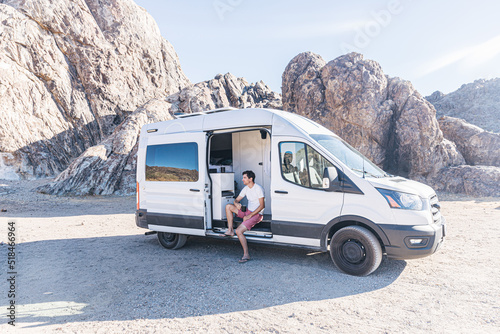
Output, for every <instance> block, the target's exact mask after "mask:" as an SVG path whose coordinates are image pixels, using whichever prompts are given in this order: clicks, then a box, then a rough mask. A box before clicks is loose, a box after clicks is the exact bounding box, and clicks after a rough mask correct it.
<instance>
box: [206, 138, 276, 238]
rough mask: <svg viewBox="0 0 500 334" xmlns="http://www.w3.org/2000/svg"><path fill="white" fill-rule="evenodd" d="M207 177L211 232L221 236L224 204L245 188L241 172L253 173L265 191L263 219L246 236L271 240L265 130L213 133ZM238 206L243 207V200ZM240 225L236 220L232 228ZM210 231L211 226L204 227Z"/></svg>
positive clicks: (268, 148)
mask: <svg viewBox="0 0 500 334" xmlns="http://www.w3.org/2000/svg"><path fill="white" fill-rule="evenodd" d="M208 168H209V175H210V179H211V181H212V194H211V198H212V222H211V223H212V226H211V228H212V231H213V232H215V233H224V232H225V231H226V229H227V217H226V212H225V207H226V204H232V203H233V201H234V199H235V198H236V197H237V196H238V195H239V193H240V192H241V190H242V189H243V188H244V187H245V186H244V184H243V181H242V177H243V176H242V173H243V172H244V171H246V170H251V171H253V172H254V173H255V180H254V181H255V183H257V184H259V185H261V186H262V187H263V188H264V196H265V208H264V219H263V220H262V221H261V222H260V223H259V224H257V225H256V226H255V227H254V228H252V230H251V231H247V232H245V234H248V235H255V236H262V237H272V234H271V196H270V187H271V136H270V133H269V132H268V129H266V128H261V129H255V130H253V129H252V130H238V131H234V132H225V133H215V134H213V135H212V136H211V137H210V142H209V156H208ZM241 204H242V205H244V206H246V205H247V201H246V198H244V199H243V200H242V201H241ZM241 222H242V219H241V218H238V217H235V219H234V228H236V227H237V226H238V225H239V224H240V223H241ZM207 225H208V226H207V227H208V228H210V226H209V225H210V224H209V223H208V224H207Z"/></svg>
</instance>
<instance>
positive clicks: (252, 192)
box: [225, 170, 265, 263]
mask: <svg viewBox="0 0 500 334" xmlns="http://www.w3.org/2000/svg"><path fill="white" fill-rule="evenodd" d="M243 184H244V185H245V188H243V190H242V191H241V192H240V195H239V196H238V197H237V198H236V199H235V200H234V204H228V205H226V216H227V226H228V229H227V232H226V233H225V235H226V236H234V230H233V213H236V215H237V216H238V217H240V218H243V223H241V225H240V226H238V228H237V229H236V235H237V236H238V239H239V240H240V243H241V246H242V247H243V257H242V258H241V260H240V261H239V262H240V263H245V262H247V261H248V260H250V255H249V254H248V245H247V239H246V238H245V236H244V235H243V233H244V232H245V231H250V229H252V227H254V226H255V225H257V224H258V223H259V222H261V221H262V218H263V215H262V214H263V212H264V206H265V204H264V188H262V187H261V186H260V185H258V184H257V183H255V173H254V172H252V171H251V170H247V171H244V172H243ZM245 196H246V197H247V200H248V208H247V210H246V211H245V212H243V211H241V204H240V201H241V200H242V199H243V198H244V197H245Z"/></svg>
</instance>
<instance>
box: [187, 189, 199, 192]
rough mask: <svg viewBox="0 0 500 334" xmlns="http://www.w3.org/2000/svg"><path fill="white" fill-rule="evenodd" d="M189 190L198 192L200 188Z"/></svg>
mask: <svg viewBox="0 0 500 334" xmlns="http://www.w3.org/2000/svg"><path fill="white" fill-rule="evenodd" d="M189 191H194V192H197V193H199V192H200V189H189Z"/></svg>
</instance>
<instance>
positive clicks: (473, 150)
mask: <svg viewBox="0 0 500 334" xmlns="http://www.w3.org/2000/svg"><path fill="white" fill-rule="evenodd" d="M439 127H440V128H441V130H442V131H443V134H444V136H445V138H447V139H449V140H451V141H452V142H454V143H455V144H456V145H457V148H458V150H459V151H460V153H462V155H463V156H464V158H465V161H466V162H467V164H468V165H484V166H497V167H500V134H498V133H493V132H489V131H485V130H483V129H481V128H480V127H477V126H475V125H472V124H469V123H467V122H466V121H464V120H462V119H458V118H454V117H448V116H443V117H441V118H440V119H439Z"/></svg>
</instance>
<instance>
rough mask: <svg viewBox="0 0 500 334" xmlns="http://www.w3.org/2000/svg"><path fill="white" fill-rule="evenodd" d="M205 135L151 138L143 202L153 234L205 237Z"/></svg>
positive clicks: (142, 191)
mask: <svg viewBox="0 0 500 334" xmlns="http://www.w3.org/2000/svg"><path fill="white" fill-rule="evenodd" d="M206 138H207V137H206V133H204V132H184V133H175V134H164V135H161V134H160V135H156V136H150V137H148V140H147V149H146V153H145V156H144V157H142V159H139V161H138V163H143V164H144V166H145V167H144V168H145V175H144V182H143V183H142V184H143V187H142V188H141V194H140V195H141V198H142V199H141V203H145V204H146V209H147V222H148V228H149V229H151V230H154V231H160V232H170V233H179V234H190V235H205V226H206V210H205V208H206V195H207V193H206V189H205V180H206Z"/></svg>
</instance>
